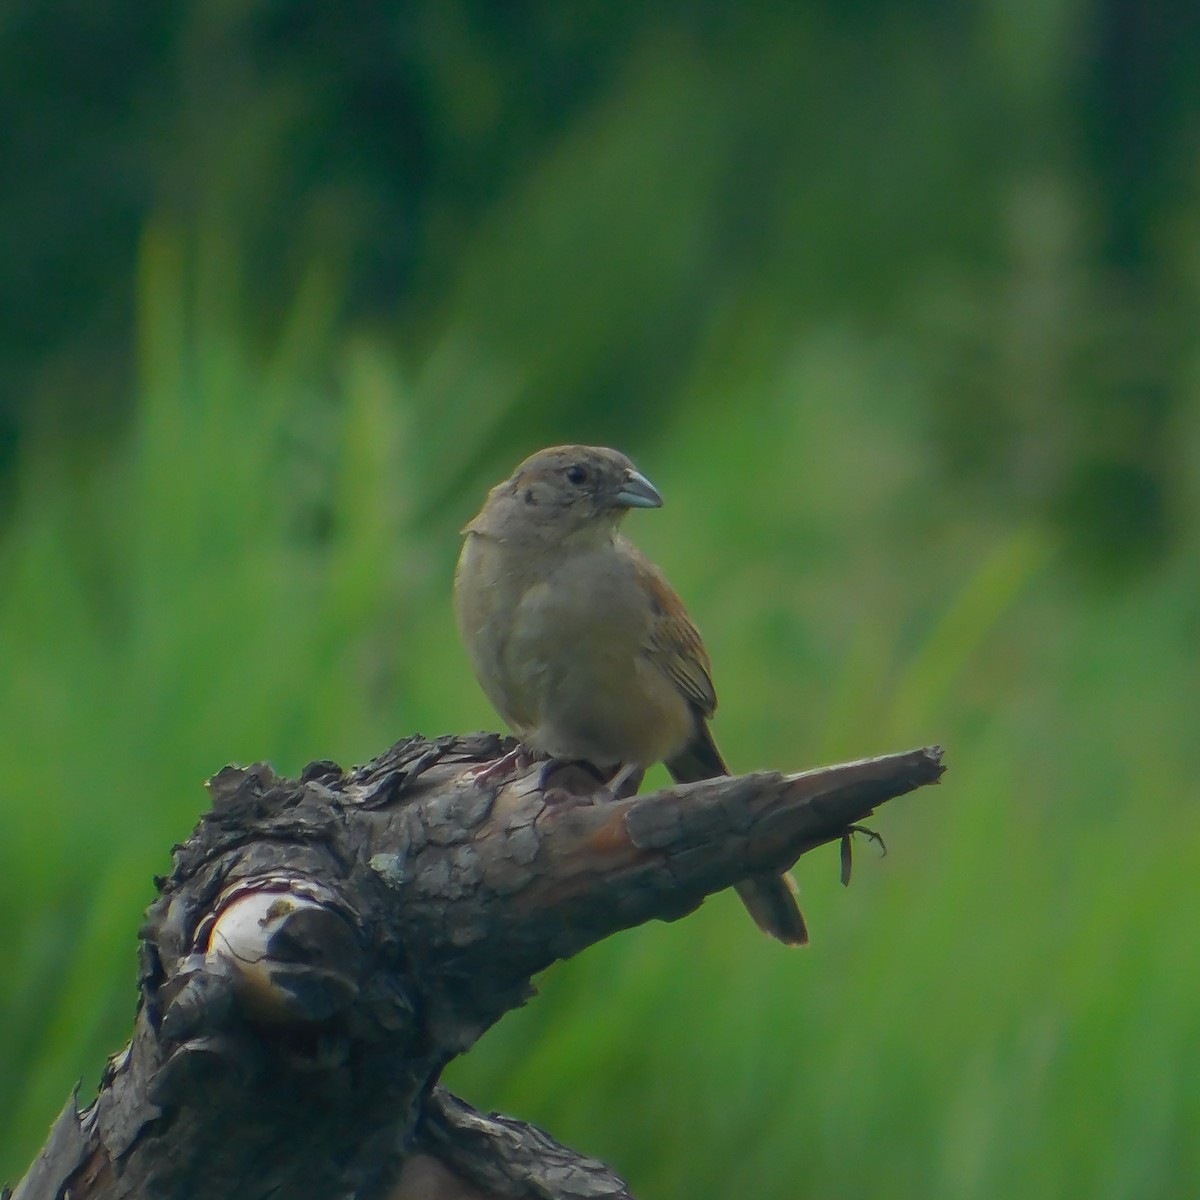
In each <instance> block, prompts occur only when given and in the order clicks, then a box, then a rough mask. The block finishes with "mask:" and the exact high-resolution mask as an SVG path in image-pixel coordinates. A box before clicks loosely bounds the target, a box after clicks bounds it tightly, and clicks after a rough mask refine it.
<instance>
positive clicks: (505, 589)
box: [454, 446, 808, 945]
mask: <svg viewBox="0 0 1200 1200" xmlns="http://www.w3.org/2000/svg"><path fill="white" fill-rule="evenodd" d="M661 504H662V497H661V496H659V494H658V492H657V491H656V490H655V488H654V487H653V485H652V484H651V483H650V481H649V480H648V479H646V478H645V476H643V475H641V474H640V473H639V472H638V471H637V470H636V468H635V467H634V465H633V463H631V462H630V461H629V459H628V458H626V457H625V455H623V454H620V453H618V452H617V451H616V450H609V449H606V448H604V447H599V446H555V447H552V448H551V449H548V450H542V451H539V452H538V453H537V454H534V455H532V456H531V457H529V458H527V459H526V460H525V461H524V462H523V463H521V465H520V466H519V467H517V469H516V471H514V472H513V474H512V476H511V477H510V478H509V479H506V480H505V481H504V482H503V483H500V484H498V485H497V486H496V487H494V488H493V489H492V490H491V492H489V493H488V498H487V501H486V502H485V503H484V506H483V508H482V510H481V511H480V513H479V515H478V516H476V517H475V519H474V520H472V521H471V522H470V523H469V524H468V525H467V526H466V528H465V530H464V531H463V532H464V533H465V535H466V541H465V542H464V545H463V549H462V554H461V555H460V557H459V560H458V569H457V571H456V573H455V578H454V599H455V611H456V614H457V617H458V626H459V631H460V632H461V634H462V638H463V642H464V644H465V646H466V649H467V654H468V656H469V657H470V660H471V665H472V666H473V667H474V669H475V674H476V676H477V677H478V678H479V682H480V684H481V685H482V687H483V690H484V691H485V692H486V693H487V696H488V698H489V699H490V700H491V702H492V704H493V705H495V707H496V710H497V712H499V714H500V716H501V717H502V718H503V719H504V721H505V722H506V723H507V724H508V726H509V727H510V728H511V729H512V731H513V732H514V733H515V734H516V735H517V736H518V737H519V738H520V739H521V741H522V742H523V743H524V744H525V745H526V746H528V747H529V748H530V749H531V750H534V751H537V752H539V753H542V754H548V755H550V756H552V757H553V758H557V759H563V760H572V759H583V760H586V761H587V762H591V763H593V764H595V765H596V766H597V767H600V768H605V769H607V768H613V769H616V768H618V767H621V766H629V767H640V768H644V767H648V766H650V765H651V764H653V763H656V762H660V761H661V762H665V763H666V766H667V769H668V770H669V771H670V772H671V775H672V777H673V778H674V779H675V780H677V781H678V782H681V783H690V782H693V781H695V780H699V779H709V778H712V777H713V776H716V775H724V774H728V769H727V768H726V766H725V763H724V761H723V760H722V758H721V755H720V753H719V751H718V750H717V747H716V745H715V743H714V742H713V740H712V734H711V732H710V731H709V728H708V718H709V717H711V716H712V714H713V712H714V710H715V709H716V706H717V695H716V691H715V690H714V688H713V683H712V674H711V668H710V665H709V660H708V653H707V651H706V650H705V648H704V643H703V641H702V640H701V638H700V633H699V631H698V630H697V629H696V627H695V625H693V624H692V621H691V618H690V617H689V616H688V614H687V610H686V609H685V608H684V606H683V601H681V600H680V599H679V597H678V596H677V595H676V594H675V592H674V591H673V590H672V588H671V585H670V584H669V583H668V582H667V580H666V577H665V576H664V575H663V573H662V572H661V571H660V570H659V569H658V567H656V566H655V565H654V563H652V562H651V561H650V560H649V559H648V558H646V556H645V555H644V554H642V553H641V551H639V550H638V549H637V548H636V547H635V546H634V545H633V544H632V543H631V542H629V541H628V540H627V539H626V538H625V537H623V536H622V535H621V533H620V531H619V525H620V522H621V519H622V518H623V517H624V516H625V514H626V513H627V512H628V511H629V509H630V508H657V507H659V505H661ZM737 890H738V894H739V895H740V896H741V898H742V901H743V903H745V905H746V907H747V908H748V909H749V911H750V914H751V916H753V917H754V920H755V921H756V923H757V924H758V926H759V927H760V928H761V929H763V930H764V931H766V932H767V933H769V934H771V935H772V936H773V937H776V938H779V939H780V941H783V942H788V943H790V944H793V945H803V944H804V943H805V942H807V940H808V933H807V930H806V929H805V925H804V918H803V917H802V916H801V914H800V909H799V907H798V906H797V904H796V900H795V896H794V893H793V889H792V887H791V881H790V879H789V878H788V877H787V876H778V875H763V876H755V877H754V878H752V879H749V880H746V881H745V882H743V883H740V884H739V885H738V889H737Z"/></svg>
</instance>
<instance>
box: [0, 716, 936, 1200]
mask: <svg viewBox="0 0 1200 1200" xmlns="http://www.w3.org/2000/svg"><path fill="white" fill-rule="evenodd" d="M510 746H511V742H505V741H503V740H502V739H500V738H498V737H496V736H495V735H490V734H476V735H472V736H469V737H442V738H437V739H435V740H433V741H427V740H425V739H423V738H420V737H413V738H409V739H408V740H406V741H403V742H400V743H398V744H397V745H396V746H393V747H392V748H391V749H390V750H389V751H388V752H387V753H386V754H384V755H382V756H381V757H380V758H378V759H376V760H375V761H374V762H372V763H369V764H368V765H366V766H364V767H359V768H356V769H354V770H352V771H348V772H343V771H342V770H341V769H340V768H339V767H337V766H336V765H335V764H333V763H327V762H322V763H313V764H310V766H309V767H308V768H306V770H305V771H304V772H303V774H302V776H301V778H300V780H298V781H291V780H285V779H280V778H278V777H277V776H276V775H275V774H274V772H273V771H271V769H270V768H269V767H267V766H264V765H262V764H259V765H256V766H253V767H249V768H244V769H243V768H235V767H226V768H225V769H224V770H223V771H221V772H219V773H218V774H217V775H216V776H214V777H213V779H211V780H210V781H209V790H210V793H211V795H212V802H213V803H212V809H211V811H210V812H209V813H208V814H206V815H205V817H204V818H203V819H202V820H201V822H200V824H199V826H198V827H197V829H196V831H195V832H194V834H193V835H192V837H191V838H190V839H189V840H188V842H187V843H186V844H185V845H183V846H180V847H178V848H177V849H176V852H175V858H174V869H173V870H172V873H171V875H170V876H169V877H166V878H162V879H159V880H157V881H156V882H157V884H158V887H159V897H158V899H157V900H156V901H155V902H154V904H152V905H151V907H150V909H149V910H148V912H147V914H146V921H145V924H144V925H143V927H142V930H141V951H140V960H139V962H140V971H139V986H140V1002H139V1006H138V1012H137V1016H136V1020H135V1027H134V1033H133V1038H132V1041H131V1042H130V1044H129V1045H128V1046H127V1047H126V1048H125V1050H123V1051H122V1052H121V1053H120V1054H118V1055H116V1056H115V1057H114V1058H113V1059H112V1060H111V1061H110V1063H109V1065H108V1068H107V1069H106V1071H105V1073H104V1076H103V1078H102V1080H101V1085H100V1091H99V1094H98V1096H97V1098H96V1099H95V1101H93V1103H92V1104H90V1105H89V1106H88V1107H87V1108H85V1109H84V1110H82V1111H79V1110H78V1108H77V1105H76V1100H75V1097H72V1098H71V1099H70V1100H69V1101H68V1103H67V1105H66V1107H65V1108H64V1110H63V1112H62V1113H61V1114H60V1116H59V1118H58V1120H57V1121H56V1123H55V1125H54V1127H53V1128H52V1130H51V1132H50V1136H49V1138H48V1140H47V1142H46V1145H45V1147H44V1148H43V1151H42V1153H41V1154H40V1155H39V1157H38V1159H37V1161H36V1162H35V1163H34V1164H33V1166H32V1167H31V1168H30V1170H29V1172H28V1173H27V1174H26V1176H25V1178H24V1179H23V1180H22V1181H21V1182H20V1184H18V1185H17V1188H16V1191H15V1192H14V1193H13V1200H43V1198H46V1200H49V1198H51V1197H58V1196H62V1195H65V1194H68V1193H69V1195H70V1196H71V1197H72V1198H73V1200H81V1198H83V1197H95V1198H108V1197H139V1198H141V1197H145V1198H150V1197H154V1198H156V1200H157V1198H160V1197H161V1198H179V1200H182V1198H184V1197H187V1198H189V1200H190V1198H192V1197H196V1196H206V1195H213V1196H216V1195H233V1196H238V1197H242V1198H251V1200H252V1198H253V1197H258V1196H262V1197H267V1196H270V1197H272V1198H273V1200H279V1198H282V1197H305V1198H311V1197H343V1196H347V1197H348V1196H351V1195H354V1196H357V1197H371V1196H378V1197H389V1198H392V1200H478V1198H480V1197H484V1198H492V1197H496V1198H505V1200H524V1198H529V1200H550V1198H556V1200H558V1198H561V1200H600V1198H603V1200H613V1198H621V1197H629V1192H628V1189H627V1188H626V1185H625V1184H624V1182H623V1181H622V1180H620V1179H619V1178H618V1177H617V1176H616V1175H614V1174H613V1173H612V1172H611V1171H610V1170H609V1169H608V1168H607V1167H606V1166H604V1165H603V1164H602V1163H598V1162H596V1161H595V1160H593V1159H589V1158H586V1157H584V1156H582V1155H579V1154H576V1153H575V1152H573V1151H571V1150H568V1149H567V1148H566V1147H563V1146H560V1145H558V1144H557V1143H556V1142H554V1141H553V1140H552V1139H551V1138H550V1137H549V1136H548V1135H547V1134H545V1133H544V1132H542V1131H541V1130H538V1129H536V1128H534V1127H532V1126H529V1125H523V1124H521V1123H519V1122H515V1121H510V1120H507V1119H506V1118H503V1117H499V1116H491V1117H484V1116H482V1115H481V1114H479V1113H477V1112H475V1111H474V1110H473V1109H471V1108H469V1106H467V1105H466V1104H464V1103H463V1102H462V1101H461V1100H458V1099H456V1098H455V1097H453V1096H451V1095H450V1094H449V1093H448V1092H446V1091H445V1090H444V1089H442V1088H441V1087H440V1085H439V1084H438V1082H437V1081H438V1078H439V1076H440V1073H441V1071H442V1069H443V1067H444V1066H445V1065H446V1063H447V1062H449V1061H450V1059H452V1058H454V1057H455V1056H456V1055H458V1054H461V1053H463V1052H464V1051H465V1050H467V1049H468V1048H469V1047H470V1046H471V1045H473V1044H474V1042H475V1041H476V1040H477V1039H478V1038H479V1037H480V1036H481V1035H482V1034H483V1033H484V1031H485V1030H487V1029H488V1028H489V1027H490V1026H491V1025H492V1024H494V1023H495V1021H496V1020H498V1019H499V1018H500V1017H501V1016H502V1015H503V1014H504V1013H505V1012H507V1011H508V1010H509V1009H511V1008H514V1007H517V1006H519V1005H520V1004H522V1003H524V1002H525V1000H526V999H528V998H529V997H530V996H531V995H532V994H533V988H532V984H531V976H533V975H534V974H536V973H537V972H538V971H541V970H542V969H544V968H545V967H547V966H549V965H550V964H551V963H552V962H554V961H556V960H557V959H560V958H566V957H569V956H570V955H572V954H575V953H577V952H578V951H580V950H582V949H583V948H584V947H586V946H589V945H591V944H592V943H593V942H596V941H598V940H600V939H601V938H604V937H607V936H608V935H609V934H612V933H615V932H616V931H618V930H620V929H626V928H629V927H630V926H633V925H638V924H640V923H642V922H643V921H647V920H650V919H652V918H659V919H663V920H674V919H676V918H678V917H681V916H683V915H685V914H686V913H689V912H691V911H692V910H693V909H695V908H696V907H697V906H698V905H699V904H700V903H701V902H702V901H703V899H704V897H705V896H707V895H709V894H711V893H713V892H716V891H720V890H721V889H723V888H726V887H728V886H730V885H732V884H734V883H736V882H738V881H739V880H741V879H744V878H746V877H747V876H749V875H751V874H756V873H759V872H763V871H768V870H775V871H778V870H784V869H787V868H789V867H790V866H791V865H792V864H793V863H794V862H795V861H796V859H797V858H798V857H799V856H800V855H801V854H804V853H806V852H807V851H808V850H811V849H813V848H814V847H816V846H819V845H821V844H823V843H826V842H830V841H836V840H838V839H841V838H843V837H845V836H846V835H847V831H848V830H849V829H850V828H851V827H852V826H854V825H855V824H856V823H858V822H860V821H862V820H863V819H864V818H865V817H866V816H868V815H869V814H870V812H871V811H872V810H873V809H874V808H875V806H877V805H879V804H881V803H883V802H884V801H886V800H888V799H890V798H892V797H894V796H898V795H901V794H903V793H905V792H909V791H912V790H913V789H915V788H917V787H920V786H922V785H924V784H929V783H936V782H937V780H938V779H939V778H940V776H941V774H942V770H943V768H942V766H941V752H940V750H938V749H936V748H934V749H925V750H915V751H911V752H909V753H906V754H896V755H889V756H886V757H883V758H875V759H865V760H862V761H860V762H854V763H847V764H843V765H841V766H835V767H828V768H824V769H821V770H817V771H808V772H805V773H803V774H800V775H781V774H779V773H777V772H755V773H753V774H750V775H742V776H732V777H723V778H719V779H711V780H705V781H703V782H700V783H692V784H686V785H681V786H676V787H671V788H666V789H664V790H662V791H658V792H653V793H650V794H647V795H644V796H626V797H622V798H613V797H612V796H611V795H610V794H609V793H608V791H607V789H606V788H605V787H604V786H603V785H602V784H599V783H598V782H597V781H596V779H595V777H594V776H593V775H592V774H591V773H590V772H589V771H588V770H587V769H585V768H584V767H582V766H579V765H560V764H544V763H543V764H535V765H534V766H533V767H531V768H529V769H525V770H522V771H519V772H517V773H515V774H510V775H509V776H507V777H504V776H500V777H498V778H496V779H489V778H488V776H487V774H486V773H484V774H483V775H482V776H481V775H480V771H479V768H480V765H481V764H486V763H489V762H492V761H494V760H495V759H497V758H498V757H499V756H500V755H501V754H502V753H503V752H504V751H505V750H506V749H508V748H509V747H510ZM748 931H749V927H748Z"/></svg>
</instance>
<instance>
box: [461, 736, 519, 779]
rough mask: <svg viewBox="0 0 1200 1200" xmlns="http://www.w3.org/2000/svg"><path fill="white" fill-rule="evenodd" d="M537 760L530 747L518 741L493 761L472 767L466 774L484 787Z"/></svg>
mask: <svg viewBox="0 0 1200 1200" xmlns="http://www.w3.org/2000/svg"><path fill="white" fill-rule="evenodd" d="M536 761H537V760H536V759H535V758H534V756H533V754H532V753H530V751H529V749H528V748H527V747H525V746H523V745H521V743H520V742H518V743H517V745H516V746H514V747H513V749H511V750H510V751H509V752H508V753H507V754H502V755H501V756H500V757H499V758H493V759H492V761H491V762H489V763H484V764H483V765H482V766H478V767H472V768H471V770H470V771H468V772H466V774H467V775H468V776H470V778H471V780H472V781H473V782H474V783H476V784H478V785H479V786H480V787H483V786H485V785H486V784H489V783H496V782H497V781H498V780H502V779H507V778H508V777H509V776H510V775H514V774H516V772H517V771H523V770H524V769H525V768H526V767H530V766H532V765H533V763H534V762H536Z"/></svg>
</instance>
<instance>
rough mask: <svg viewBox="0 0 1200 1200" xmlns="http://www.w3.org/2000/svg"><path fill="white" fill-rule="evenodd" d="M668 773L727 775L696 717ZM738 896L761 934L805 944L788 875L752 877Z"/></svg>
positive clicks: (687, 778)
mask: <svg viewBox="0 0 1200 1200" xmlns="http://www.w3.org/2000/svg"><path fill="white" fill-rule="evenodd" d="M667 770H668V771H670V772H671V778H672V779H674V780H675V782H676V783H696V782H697V781H699V780H701V779H713V778H715V777H716V776H718V775H728V774H729V768H728V767H727V766H726V765H725V760H724V759H723V758H722V757H721V752H720V750H718V749H717V744H716V742H714V741H713V736H712V732H711V731H710V730H709V728H708V722H707V721H705V720H703V719H702V718H700V717H699V716H698V717H697V720H696V733H695V736H694V737H693V738H692V739H691V741H690V742H688V744H687V745H686V746H685V747H684V748H683V750H681V751H680V752H679V753H678V754H677V755H676V756H675V757H674V758H672V759H671V760H670V762H668V763H667ZM737 894H738V896H739V897H740V898H741V901H742V903H743V904H744V905H745V906H746V911H747V912H749V914H750V916H751V917H753V918H754V923H755V925H757V926H758V927H759V929H761V930H762V931H763V933H768V934H770V935H771V937H773V938H778V939H779V941H781V942H784V943H786V944H787V945H789V946H805V945H807V944H808V926H807V925H806V924H805V923H804V914H803V913H802V912H801V911H800V906H799V904H797V903H796V885H795V883H793V882H792V878H791V876H790V875H774V874H771V873H769V872H768V873H767V874H764V875H752V876H751V877H750V878H749V879H744V880H742V882H741V883H739V884H738V885H737Z"/></svg>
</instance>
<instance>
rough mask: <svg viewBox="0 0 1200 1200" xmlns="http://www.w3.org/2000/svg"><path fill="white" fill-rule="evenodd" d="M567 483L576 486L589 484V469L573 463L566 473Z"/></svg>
mask: <svg viewBox="0 0 1200 1200" xmlns="http://www.w3.org/2000/svg"><path fill="white" fill-rule="evenodd" d="M566 475H567V481H568V482H569V483H574V484H576V485H578V484H581V483H586V482H587V477H588V473H587V468H586V467H582V466H580V465H579V463H572V464H571V465H570V466H569V467H568V468H567V471H566Z"/></svg>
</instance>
